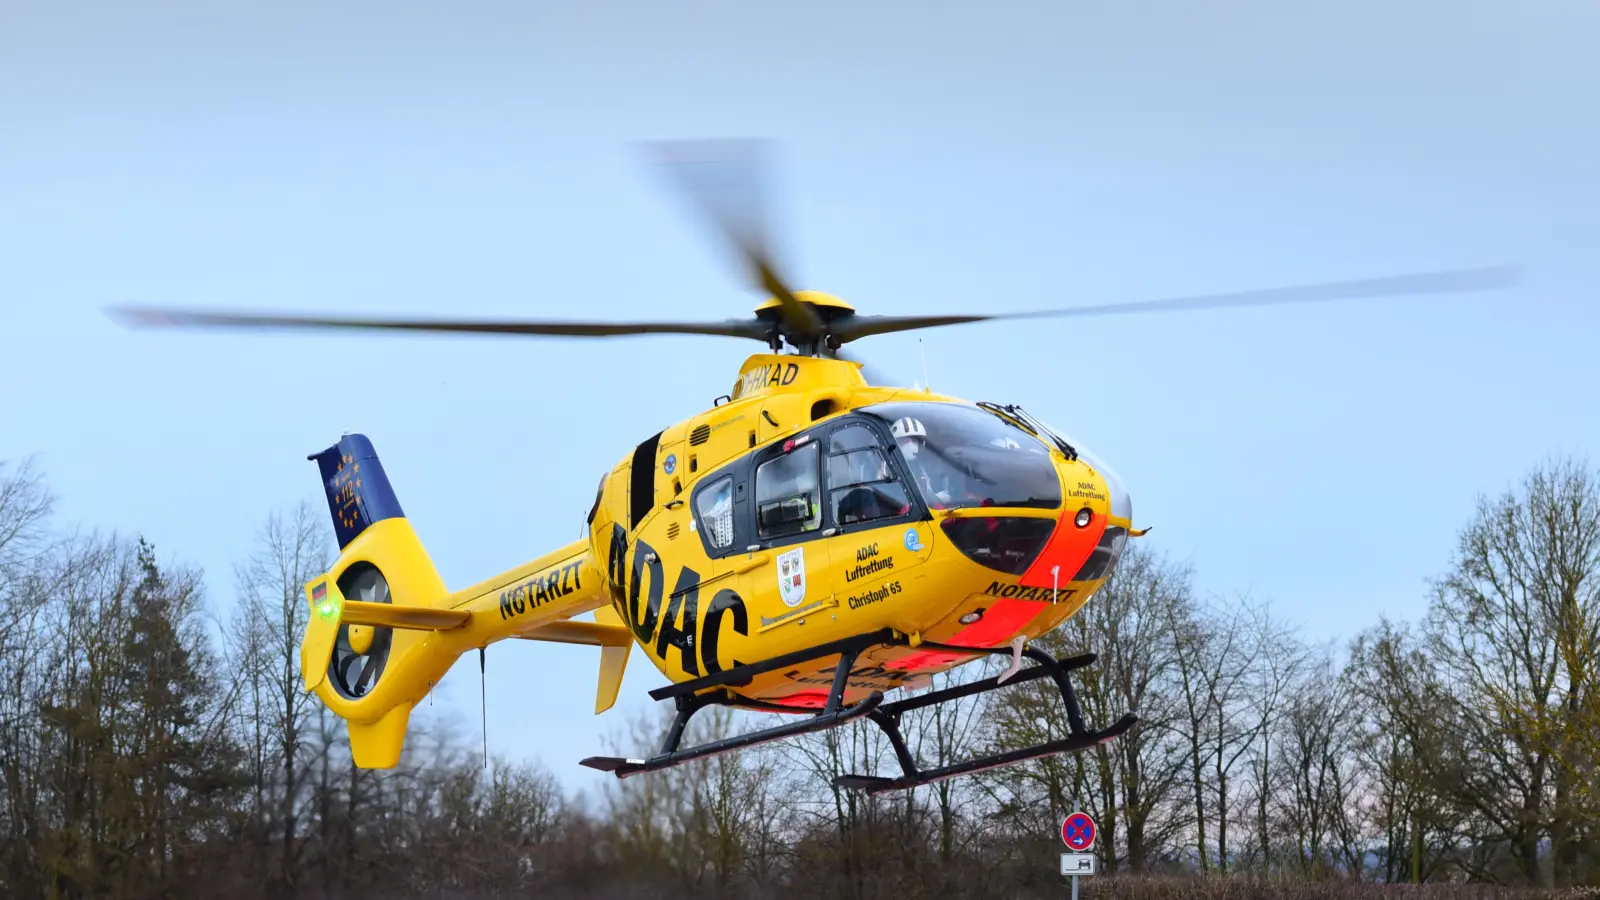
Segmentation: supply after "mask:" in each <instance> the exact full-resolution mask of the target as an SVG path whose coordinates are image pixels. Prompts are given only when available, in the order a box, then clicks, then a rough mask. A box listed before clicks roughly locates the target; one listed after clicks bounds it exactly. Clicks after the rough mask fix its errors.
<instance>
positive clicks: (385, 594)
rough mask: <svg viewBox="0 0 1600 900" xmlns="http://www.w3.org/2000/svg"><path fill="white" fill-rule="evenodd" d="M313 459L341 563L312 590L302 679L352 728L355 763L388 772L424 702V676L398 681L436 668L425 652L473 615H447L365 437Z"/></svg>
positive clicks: (433, 573)
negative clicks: (413, 666) (438, 635)
mask: <svg viewBox="0 0 1600 900" xmlns="http://www.w3.org/2000/svg"><path fill="white" fill-rule="evenodd" d="M307 458H308V459H311V460H315V461H316V463H317V466H318V468H319V469H320V470H321V472H322V483H323V489H324V491H325V492H326V494H327V498H328V513H329V515H331V516H332V517H333V527H334V532H335V534H336V536H337V537H338V541H339V550H340V555H339V559H338V561H337V562H336V563H335V564H334V567H333V569H332V570H330V571H329V572H328V573H326V574H325V575H323V576H321V577H319V578H316V579H314V580H312V581H311V582H310V583H308V584H307V585H306V599H307V601H308V602H309V603H310V605H311V618H310V621H309V623H308V624H307V626H306V633H305V637H304V639H303V640H302V641H301V645H300V657H301V675H302V676H303V678H304V679H305V685H306V690H308V691H310V690H315V691H317V693H318V694H319V695H320V696H321V697H322V699H323V702H325V703H327V704H328V706H329V707H330V708H331V709H332V710H333V711H334V712H335V713H337V714H338V715H339V716H340V717H342V718H343V719H345V721H346V722H347V724H348V726H349V729H350V752H351V755H352V756H353V757H354V758H355V762H356V765H358V766H361V767H362V768H389V767H391V766H393V765H395V764H396V763H397V762H399V757H400V750H401V747H402V745H403V743H404V739H405V732H406V725H407V723H408V722H409V721H410V718H411V709H412V706H413V705H414V704H415V703H416V701H417V700H419V699H421V694H419V693H418V691H417V690H416V685H415V684H414V683H413V682H414V681H416V680H417V677H415V676H414V675H413V673H412V672H405V673H404V674H405V676H406V677H400V676H401V675H402V670H404V669H406V668H408V665H407V663H408V661H410V660H413V659H418V660H421V661H423V662H429V663H433V664H432V665H429V666H425V667H424V668H430V669H432V668H437V667H438V665H437V663H438V659H437V658H436V657H437V655H436V654H432V653H430V652H429V648H428V647H427V646H426V645H427V643H428V641H429V639H430V638H432V637H433V634H432V633H431V632H434V631H441V630H449V629H452V628H458V627H460V626H462V625H465V624H466V622H467V620H468V618H469V614H468V613H466V612H458V611H455V610H446V609H441V608H439V607H440V604H442V603H443V601H445V600H447V599H448V598H449V596H450V593H449V591H448V590H446V589H445V586H444V582H443V580H442V579H440V577H439V572H438V570H437V569H435V568H434V565H433V561H432V560H430V559H429V558H428V552H427V551H426V550H425V549H423V546H422V542H421V540H419V539H418V538H417V534H416V532H415V531H413V530H412V528H411V523H410V522H409V521H407V520H406V518H405V513H404V512H403V511H402V510H401V508H400V501H399V499H398V498H397V497H396V496H395V493H394V489H393V488H392V487H391V486H390V484H389V478H388V476H387V475H386V474H385V473H384V471H383V463H382V462H380V461H379V460H378V453H377V451H376V450H375V449H373V446H372V442H371V441H369V440H367V438H366V436H365V435H360V434H348V435H345V436H344V437H342V438H340V440H339V442H338V443H337V444H335V445H333V446H332V447H329V448H328V449H326V450H324V451H322V452H321V453H316V454H312V455H311V456H309V457H307ZM419 654H420V656H419ZM453 661H454V656H451V657H450V659H449V660H448V661H445V662H444V667H445V668H448V666H449V663H450V662H453ZM386 669H390V670H391V678H389V679H385V678H384V677H383V675H384V672H385V670H386ZM440 674H442V672H441V673H440ZM435 677H437V676H435ZM422 693H425V691H423V692H422Z"/></svg>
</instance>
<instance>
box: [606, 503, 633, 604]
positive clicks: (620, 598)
mask: <svg viewBox="0 0 1600 900" xmlns="http://www.w3.org/2000/svg"><path fill="white" fill-rule="evenodd" d="M606 580H607V581H608V582H609V585H608V587H609V588H610V591H611V606H612V608H614V609H616V611H617V615H619V616H621V617H622V618H623V619H625V620H626V619H627V618H628V612H627V610H628V602H627V593H626V591H627V586H628V533H627V532H626V531H624V530H622V526H621V525H620V524H618V523H616V522H613V523H611V552H610V555H609V558H608V559H607V560H606Z"/></svg>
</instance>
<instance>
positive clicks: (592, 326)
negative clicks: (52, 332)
mask: <svg viewBox="0 0 1600 900" xmlns="http://www.w3.org/2000/svg"><path fill="white" fill-rule="evenodd" d="M108 312H110V313H111V315H112V316H113V317H114V318H116V319H119V320H120V321H122V322H123V324H125V325H130V326H145V327H152V326H155V327H160V326H168V327H171V326H178V327H202V328H317V329H321V328H355V329H384V330H401V331H445V332H464V333H473V334H550V335H561V336H565V337H611V336H617V335H631V334H709V335H720V336H724V337H742V338H760V337H761V336H762V334H763V333H764V332H765V330H766V326H764V325H763V324H762V323H760V322H757V321H754V320H747V319H730V320H726V321H722V322H563V321H542V322H538V321H522V322H517V321H503V320H502V321H466V320H451V319H389V318H384V319H359V318H347V317H329V316H293V315H277V314H254V313H230V312H207V311H202V310H179V309H158V308H152V307H118V308H115V309H111V310H108Z"/></svg>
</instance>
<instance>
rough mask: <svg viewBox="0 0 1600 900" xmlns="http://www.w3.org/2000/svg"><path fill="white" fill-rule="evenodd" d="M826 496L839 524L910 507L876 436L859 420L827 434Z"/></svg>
mask: <svg viewBox="0 0 1600 900" xmlns="http://www.w3.org/2000/svg"><path fill="white" fill-rule="evenodd" d="M828 499H829V503H830V504H831V506H832V509H833V521H834V522H835V524H837V525H839V526H841V527H842V526H847V525H852V524H855V523H857V522H870V521H873V520H875V519H886V518H893V517H895V516H900V515H904V514H905V513H907V512H909V511H910V510H911V498H910V497H909V496H908V494H907V493H906V488H905V485H903V484H901V483H900V481H899V480H898V479H897V478H896V477H895V471H894V468H893V467H892V466H891V465H890V464H889V460H888V459H887V458H886V457H885V456H884V453H883V447H882V445H881V443H880V442H879V439H878V436H877V435H876V434H874V433H873V431H872V429H871V428H868V427H867V426H866V425H862V424H852V425H845V426H843V427H841V428H839V429H837V430H835V431H834V432H833V434H832V435H831V436H830V437H829V438H828Z"/></svg>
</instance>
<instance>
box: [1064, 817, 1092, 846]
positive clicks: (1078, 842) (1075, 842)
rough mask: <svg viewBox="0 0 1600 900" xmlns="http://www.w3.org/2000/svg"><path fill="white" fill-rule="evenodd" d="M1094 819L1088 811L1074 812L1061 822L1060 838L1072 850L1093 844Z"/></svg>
mask: <svg viewBox="0 0 1600 900" xmlns="http://www.w3.org/2000/svg"><path fill="white" fill-rule="evenodd" d="M1094 834H1095V828H1094V820H1093V819H1091V818H1089V814H1088V813H1083V812H1075V813H1073V814H1072V815H1070V816H1067V820H1066V821H1065V822H1062V823H1061V840H1062V841H1064V842H1066V845H1067V846H1068V847H1071V848H1072V849H1074V850H1078V851H1083V850H1087V849H1089V848H1090V847H1093V846H1094Z"/></svg>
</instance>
